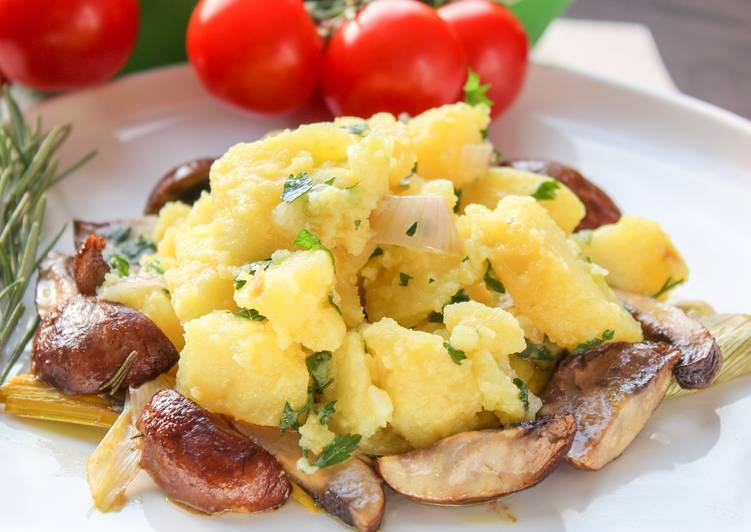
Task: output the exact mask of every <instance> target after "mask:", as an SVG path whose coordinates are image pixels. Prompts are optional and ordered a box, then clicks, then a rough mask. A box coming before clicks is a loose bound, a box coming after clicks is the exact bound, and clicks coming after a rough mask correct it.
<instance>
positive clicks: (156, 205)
mask: <svg viewBox="0 0 751 532" xmlns="http://www.w3.org/2000/svg"><path fill="white" fill-rule="evenodd" d="M213 162H214V157H205V158H202V159H193V160H192V161H188V162H185V163H183V164H181V165H180V166H177V167H175V168H173V169H172V170H170V171H169V172H167V173H166V174H164V175H163V176H162V177H161V178H160V179H159V181H157V183H156V185H154V188H153V189H152V190H151V194H150V195H149V199H148V201H146V207H145V208H144V210H143V212H144V214H158V213H159V209H161V208H162V207H164V205H165V204H166V203H169V202H170V201H182V202H183V203H188V204H191V205H192V204H193V203H195V202H196V200H198V198H200V197H201V192H203V191H204V190H209V171H210V170H211V165H212V164H213Z"/></svg>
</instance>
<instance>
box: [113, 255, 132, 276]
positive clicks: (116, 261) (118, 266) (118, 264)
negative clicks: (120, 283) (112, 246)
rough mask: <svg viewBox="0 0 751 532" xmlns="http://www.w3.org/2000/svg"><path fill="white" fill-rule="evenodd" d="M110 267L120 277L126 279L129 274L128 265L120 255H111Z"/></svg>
mask: <svg viewBox="0 0 751 532" xmlns="http://www.w3.org/2000/svg"><path fill="white" fill-rule="evenodd" d="M110 266H112V267H113V268H114V269H115V271H117V274H118V275H119V276H120V277H127V276H128V274H129V273H130V263H129V262H128V261H127V260H126V259H125V257H123V256H122V255H112V257H111V258H110Z"/></svg>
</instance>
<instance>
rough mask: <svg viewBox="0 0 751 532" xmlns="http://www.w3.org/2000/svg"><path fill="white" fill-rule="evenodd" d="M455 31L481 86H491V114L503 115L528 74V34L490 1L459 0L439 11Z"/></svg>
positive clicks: (506, 11) (503, 9)
mask: <svg viewBox="0 0 751 532" xmlns="http://www.w3.org/2000/svg"><path fill="white" fill-rule="evenodd" d="M438 14H439V15H440V16H441V18H442V19H443V20H445V21H446V22H448V24H449V25H450V26H451V27H452V28H453V29H454V30H455V31H456V33H457V34H458V35H459V39H460V40H461V42H462V45H463V47H464V52H465V54H466V55H467V61H468V63H469V67H470V68H471V69H472V70H474V71H475V72H477V74H478V75H479V76H480V81H481V82H482V83H490V87H491V88H490V90H489V91H488V93H487V96H488V97H489V98H490V99H491V100H493V102H494V105H493V109H492V111H491V112H492V115H493V116H497V115H499V114H500V113H502V112H503V111H504V110H505V109H506V108H507V107H508V106H509V105H511V103H512V102H513V101H514V99H515V98H516V96H517V94H519V91H520V90H521V88H522V84H523V83H524V76H525V74H526V72H527V50H528V48H529V44H528V42H527V34H526V32H525V31H524V28H523V27H522V25H521V23H519V21H518V20H517V19H516V18H515V17H514V15H513V14H512V13H511V11H509V10H508V9H506V8H505V7H503V6H500V5H498V4H496V3H494V2H491V1H489V0H459V1H458V2H454V3H451V4H446V5H445V6H443V7H441V8H440V9H438Z"/></svg>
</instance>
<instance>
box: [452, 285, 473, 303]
mask: <svg viewBox="0 0 751 532" xmlns="http://www.w3.org/2000/svg"><path fill="white" fill-rule="evenodd" d="M465 301H469V296H468V295H467V294H466V293H465V292H464V288H460V289H459V291H458V292H457V293H456V294H454V295H453V296H451V301H450V302H449V305H453V304H454V303H464V302H465Z"/></svg>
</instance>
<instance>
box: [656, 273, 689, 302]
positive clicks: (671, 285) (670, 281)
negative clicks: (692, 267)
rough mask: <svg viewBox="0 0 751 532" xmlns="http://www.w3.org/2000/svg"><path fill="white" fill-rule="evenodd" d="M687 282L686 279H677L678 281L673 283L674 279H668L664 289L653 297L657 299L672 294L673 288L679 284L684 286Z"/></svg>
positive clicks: (663, 286)
mask: <svg viewBox="0 0 751 532" xmlns="http://www.w3.org/2000/svg"><path fill="white" fill-rule="evenodd" d="M685 282H686V280H685V279H677V280H675V281H673V278H672V277H668V278H667V279H666V280H665V283H664V284H663V285H662V288H660V289H659V290H658V291H657V292H655V293H654V294H652V297H654V298H655V299H657V298H658V297H660V296H661V295H663V294H666V293H668V292H670V291H671V290H672V289H673V288H675V287H676V286H678V285H679V284H683V283H685Z"/></svg>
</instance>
